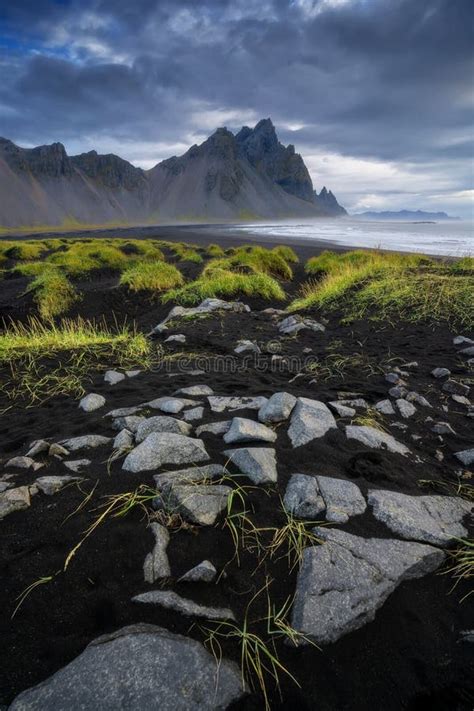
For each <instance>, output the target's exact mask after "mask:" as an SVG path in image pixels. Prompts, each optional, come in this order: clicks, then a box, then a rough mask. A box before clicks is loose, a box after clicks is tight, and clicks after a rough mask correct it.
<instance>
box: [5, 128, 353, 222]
mask: <svg viewBox="0 0 474 711" xmlns="http://www.w3.org/2000/svg"><path fill="white" fill-rule="evenodd" d="M0 194H2V197H3V199H2V201H1V204H0V225H1V226H3V227H23V226H31V227H34V226H38V225H41V226H43V225H48V226H61V225H62V224H64V223H66V222H68V221H72V222H77V223H82V224H96V225H98V224H107V223H111V222H115V223H117V222H120V223H125V224H138V223H151V222H153V221H158V222H163V221H186V220H188V221H189V220H207V221H210V222H212V221H237V220H239V219H248V218H250V219H259V218H286V217H296V216H299V217H318V216H324V217H326V216H338V215H342V214H346V212H345V210H344V208H342V207H341V206H340V205H339V203H338V202H337V200H336V198H335V197H334V195H333V193H332V192H331V191H327V190H326V188H323V189H322V190H321V193H320V194H319V195H318V194H317V192H316V191H314V189H313V184H312V180H311V176H310V175H309V172H308V169H307V167H306V165H305V163H304V160H303V158H302V157H301V155H300V154H299V153H296V151H295V148H294V146H293V145H291V144H290V145H288V146H284V145H283V144H281V143H280V141H279V140H278V137H277V134H276V131H275V127H274V126H273V123H272V121H271V119H262V120H261V121H259V122H258V123H257V125H256V126H255V127H254V128H253V129H252V128H249V127H248V126H244V127H243V128H242V129H241V130H240V131H238V132H237V133H236V134H233V133H232V132H231V131H229V130H228V129H227V128H219V129H217V130H216V131H215V132H214V133H213V134H211V136H209V138H207V139H206V140H205V141H204V142H203V143H201V144H200V145H194V146H191V147H190V148H189V149H188V150H187V151H186V152H185V153H184V154H183V155H182V156H172V157H171V158H168V159H166V160H163V161H161V162H160V163H158V164H157V165H155V166H154V167H153V168H151V169H149V170H143V169H142V168H138V167H136V166H134V165H132V164H131V163H129V162H128V161H126V160H125V159H123V158H121V157H120V156H117V155H115V154H112V153H111V154H99V153H97V151H89V152H86V153H81V154H78V155H74V156H68V154H67V152H66V149H65V147H64V146H63V145H62V144H61V143H53V144H51V145H49V146H37V147H35V148H21V147H19V146H17V145H15V144H14V143H13V142H12V141H10V140H9V139H4V138H0Z"/></svg>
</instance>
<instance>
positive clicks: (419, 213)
mask: <svg viewBox="0 0 474 711" xmlns="http://www.w3.org/2000/svg"><path fill="white" fill-rule="evenodd" d="M352 217H360V218H362V219H364V220H405V221H410V222H413V220H415V221H416V222H419V221H426V220H430V221H431V220H434V221H436V222H437V221H439V220H459V217H451V216H450V215H447V214H446V213H445V212H425V211H424V210H399V211H398V212H390V211H386V212H359V213H357V214H355V215H352Z"/></svg>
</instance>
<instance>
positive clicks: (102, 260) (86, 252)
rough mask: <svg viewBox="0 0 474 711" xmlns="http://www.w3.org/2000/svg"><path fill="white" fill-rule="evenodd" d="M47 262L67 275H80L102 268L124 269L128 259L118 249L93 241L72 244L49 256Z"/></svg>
mask: <svg viewBox="0 0 474 711" xmlns="http://www.w3.org/2000/svg"><path fill="white" fill-rule="evenodd" d="M47 261H48V262H50V263H51V264H54V265H55V266H60V267H62V268H63V269H64V270H65V271H66V272H67V273H68V274H71V275H80V274H84V273H86V272H89V271H92V270H93V269H100V268H103V267H109V268H110V269H124V268H125V267H126V266H127V264H128V257H127V255H126V254H124V253H123V251H121V250H120V249H119V248H118V247H115V246H113V245H109V244H104V243H101V242H100V240H95V241H90V242H85V241H84V242H73V243H72V244H71V245H70V246H69V248H68V249H66V250H64V251H58V252H54V253H53V254H51V255H50V256H49V257H48V258H47Z"/></svg>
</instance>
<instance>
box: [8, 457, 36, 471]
mask: <svg viewBox="0 0 474 711" xmlns="http://www.w3.org/2000/svg"><path fill="white" fill-rule="evenodd" d="M33 464H35V460H34V459H32V458H31V457H13V458H12V459H9V460H8V462H7V463H6V464H5V466H6V467H12V469H31V468H32V467H33Z"/></svg>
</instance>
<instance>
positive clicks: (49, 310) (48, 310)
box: [27, 268, 79, 319]
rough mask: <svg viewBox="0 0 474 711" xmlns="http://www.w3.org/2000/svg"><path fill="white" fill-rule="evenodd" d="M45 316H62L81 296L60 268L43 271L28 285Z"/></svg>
mask: <svg viewBox="0 0 474 711" xmlns="http://www.w3.org/2000/svg"><path fill="white" fill-rule="evenodd" d="M27 291H28V292H30V291H31V292H33V298H34V300H35V302H36V303H37V304H38V311H39V313H40V315H41V316H42V317H43V318H46V319H50V318H54V317H55V316H60V315H61V314H63V313H65V312H66V311H68V309H70V307H71V306H72V304H73V303H74V302H75V301H77V299H78V298H79V297H78V295H77V292H76V290H75V289H74V287H73V285H72V284H71V282H70V281H69V279H68V278H67V277H66V276H65V275H64V274H62V273H61V272H60V271H59V270H58V269H54V268H50V269H45V270H44V271H41V272H40V273H39V274H38V276H36V277H35V278H34V279H33V281H32V282H31V284H30V285H29V286H28V289H27Z"/></svg>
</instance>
